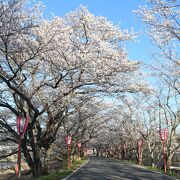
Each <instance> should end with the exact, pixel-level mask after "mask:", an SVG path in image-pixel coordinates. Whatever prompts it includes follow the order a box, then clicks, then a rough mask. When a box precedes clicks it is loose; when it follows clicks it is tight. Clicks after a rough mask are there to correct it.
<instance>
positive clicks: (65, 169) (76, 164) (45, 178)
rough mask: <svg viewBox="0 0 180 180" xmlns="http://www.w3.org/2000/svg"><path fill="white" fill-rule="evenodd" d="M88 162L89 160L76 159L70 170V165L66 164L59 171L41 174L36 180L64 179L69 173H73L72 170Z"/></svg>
mask: <svg viewBox="0 0 180 180" xmlns="http://www.w3.org/2000/svg"><path fill="white" fill-rule="evenodd" d="M86 162H87V160H80V161H74V162H73V163H72V164H71V169H70V171H68V167H67V166H65V167H63V169H60V170H59V171H57V172H54V173H51V174H48V175H46V176H41V177H39V178H37V179H36V180H59V179H63V178H65V177H66V176H68V175H69V174H71V173H72V172H74V171H75V170H76V169H77V168H78V167H80V166H81V165H83V164H84V163H86Z"/></svg>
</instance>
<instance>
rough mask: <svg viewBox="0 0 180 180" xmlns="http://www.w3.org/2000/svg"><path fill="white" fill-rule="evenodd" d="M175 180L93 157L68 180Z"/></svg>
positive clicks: (114, 161) (118, 162)
mask: <svg viewBox="0 0 180 180" xmlns="http://www.w3.org/2000/svg"><path fill="white" fill-rule="evenodd" d="M110 179H111V180H117V179H118V180H128V179H132V180H146V179H150V180H175V178H173V177H169V176H166V175H163V174H161V173H156V172H153V171H150V170H146V169H143V168H139V167H135V166H133V165H129V164H122V163H120V161H117V160H113V159H107V158H97V157H91V158H90V161H89V162H88V163H87V164H86V165H85V166H83V167H82V168H80V169H79V170H78V171H77V172H75V173H74V174H73V175H72V176H70V177H69V178H68V179H67V180H110Z"/></svg>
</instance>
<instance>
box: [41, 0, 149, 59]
mask: <svg viewBox="0 0 180 180" xmlns="http://www.w3.org/2000/svg"><path fill="white" fill-rule="evenodd" d="M42 2H43V3H44V5H45V6H46V8H45V12H44V16H45V17H48V16H50V14H51V13H53V14H54V15H55V16H64V15H65V14H67V13H68V12H70V11H73V10H75V9H76V8H78V7H79V6H80V5H81V4H82V5H84V6H86V7H87V8H88V10H89V11H90V12H91V13H92V14H94V15H96V16H104V17H106V18H107V19H108V20H109V21H112V22H113V23H114V24H118V23H120V26H121V29H131V28H132V27H133V29H134V31H135V32H138V33H140V34H139V35H138V38H137V40H138V42H134V41H131V42H128V43H126V47H127V51H128V54H129V58H130V59H132V60H138V61H139V60H140V61H144V62H145V63H149V62H150V61H151V60H152V58H151V56H150V53H151V49H152V46H151V44H150V42H149V40H148V37H147V36H146V35H145V27H144V24H143V23H142V22H141V21H140V20H138V18H137V16H136V15H135V13H133V10H135V9H138V7H139V6H140V5H141V6H142V5H143V4H145V0H42Z"/></svg>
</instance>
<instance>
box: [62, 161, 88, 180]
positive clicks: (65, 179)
mask: <svg viewBox="0 0 180 180" xmlns="http://www.w3.org/2000/svg"><path fill="white" fill-rule="evenodd" d="M88 162H89V159H88V161H87V162H86V163H84V164H83V165H81V166H80V167H79V168H77V169H76V170H75V171H74V172H72V173H71V174H70V175H68V176H67V177H65V178H64V179H62V180H67V179H69V178H70V177H71V176H72V175H73V174H75V173H76V172H77V171H78V170H79V169H81V168H82V167H83V166H85V165H86V164H87V163H88Z"/></svg>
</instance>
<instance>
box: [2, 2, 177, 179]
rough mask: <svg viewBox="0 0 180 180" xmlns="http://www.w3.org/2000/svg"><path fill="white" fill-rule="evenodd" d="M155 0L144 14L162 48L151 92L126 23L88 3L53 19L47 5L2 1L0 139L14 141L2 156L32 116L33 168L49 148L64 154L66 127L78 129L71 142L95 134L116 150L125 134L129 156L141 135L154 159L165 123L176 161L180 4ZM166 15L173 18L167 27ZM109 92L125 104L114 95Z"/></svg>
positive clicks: (41, 168)
mask: <svg viewBox="0 0 180 180" xmlns="http://www.w3.org/2000/svg"><path fill="white" fill-rule="evenodd" d="M150 3H151V5H152V6H150V8H148V7H147V8H142V9H141V10H139V11H137V13H138V14H140V15H141V16H142V18H143V20H144V21H145V22H146V23H147V24H148V28H149V32H150V35H151V37H152V39H153V42H154V43H155V44H156V45H157V46H158V47H159V48H160V50H161V51H160V54H158V58H159V57H160V58H159V61H160V63H161V64H160V65H158V66H155V67H156V68H154V67H152V72H153V74H154V75H155V78H156V79H158V81H159V82H161V85H162V86H161V87H158V88H157V89H155V90H154V91H152V90H151V88H150V87H149V86H148V85H147V82H146V81H145V80H144V77H143V76H142V72H141V71H140V69H139V68H140V65H141V63H140V62H134V61H130V60H129V59H128V56H127V53H126V51H125V48H124V46H123V42H124V41H126V40H131V39H133V38H134V34H133V32H127V31H122V30H121V29H120V28H119V27H118V26H114V25H113V24H112V23H111V22H109V21H107V19H106V18H104V17H96V16H94V15H92V14H91V13H89V12H88V10H87V9H86V8H85V7H82V6H81V7H80V8H78V9H77V10H75V11H74V12H71V13H69V14H67V15H66V16H65V17H63V18H61V17H55V18H52V19H51V20H46V19H43V18H42V13H43V12H42V10H43V6H42V5H41V4H34V5H32V4H28V2H26V1H25V0H3V1H0V22H1V23H0V82H1V84H0V92H1V94H0V128H1V131H0V134H1V138H0V143H1V144H2V145H3V144H5V146H4V147H5V149H6V147H7V145H8V144H10V147H11V150H10V152H9V151H8V152H7V153H6V154H3V156H1V158H5V157H8V156H9V155H12V154H16V153H17V144H18V138H19V137H18V133H17V130H16V129H17V127H16V118H17V117H18V116H22V117H26V116H29V117H30V123H29V125H28V128H27V133H26V134H25V135H24V138H23V140H22V152H23V154H24V158H25V160H26V161H27V163H28V165H29V167H30V169H31V171H32V174H33V176H34V177H37V176H40V175H42V174H44V173H47V172H46V171H47V163H46V162H47V161H48V160H49V157H50V156H56V155H58V156H62V155H63V154H64V153H66V152H65V149H66V148H65V142H64V137H65V136H66V135H67V134H72V135H73V146H74V147H75V146H76V142H78V141H81V142H82V144H83V145H84V146H85V145H86V144H87V142H88V141H89V140H90V139H91V145H93V146H94V147H96V149H97V150H99V149H103V148H105V147H106V149H109V148H116V149H117V152H118V148H117V147H119V145H120V144H124V143H127V145H128V147H131V148H129V149H131V150H130V156H133V153H134V151H133V149H134V148H135V146H136V141H137V140H138V139H139V138H143V139H144V141H145V142H146V144H147V147H148V151H149V152H150V157H151V160H152V165H154V161H153V160H154V157H153V153H154V149H155V147H156V146H157V143H158V142H159V140H158V137H157V136H158V132H157V131H158V129H159V128H164V127H167V128H168V129H169V140H168V158H169V160H168V161H169V164H170V162H171V158H172V155H173V153H174V151H175V150H176V149H177V148H178V144H177V143H176V142H175V139H174V137H175V131H176V129H177V127H178V125H179V116H178V109H179V73H180V71H179V65H180V64H179V60H178V51H177V49H178V48H175V47H176V45H178V42H179V39H178V36H179V34H178V33H179V31H176V29H177V28H179V26H178V25H179V24H178V21H177V16H178V14H177V8H178V4H177V2H176V1H159V0H156V1H155V0H154V1H150ZM163 3H164V4H163ZM161 6H162V7H161ZM160 7H161V8H160ZM164 11H165V12H164ZM155 12H156V13H155ZM167 13H169V15H171V18H170V20H168V18H169V15H168V14H167ZM150 15H151V16H153V17H151V18H150ZM156 15H157V17H156ZM157 18H158V19H157ZM159 18H160V19H159ZM166 20H167V21H168V22H169V25H167V27H166V28H164V27H163V28H162V26H165V25H164V24H166V23H165V22H166ZM157 22H158V23H159V24H158V25H157ZM170 23H172V24H171V27H169V26H170ZM173 28H174V30H173V31H172V29H173ZM159 34H160V35H161V36H162V37H167V39H166V40H165V39H163V38H161V36H160V35H159ZM164 34H168V35H169V38H168V36H167V35H164ZM158 37H159V38H158ZM163 40H164V41H163ZM163 43H164V44H163ZM172 47H173V48H172ZM167 48H168V49H167ZM170 50H171V51H170ZM164 61H167V63H164ZM172 69H173V71H172ZM174 69H176V71H175V70H174ZM134 93H136V95H130V94H134ZM144 95H145V96H144ZM107 96H108V97H110V96H113V97H116V98H117V100H118V103H113V104H110V103H109V100H108V103H107V100H106V101H104V99H106V97H107ZM115 105H117V107H116V108H114V106H115ZM2 147H3V146H2Z"/></svg>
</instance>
